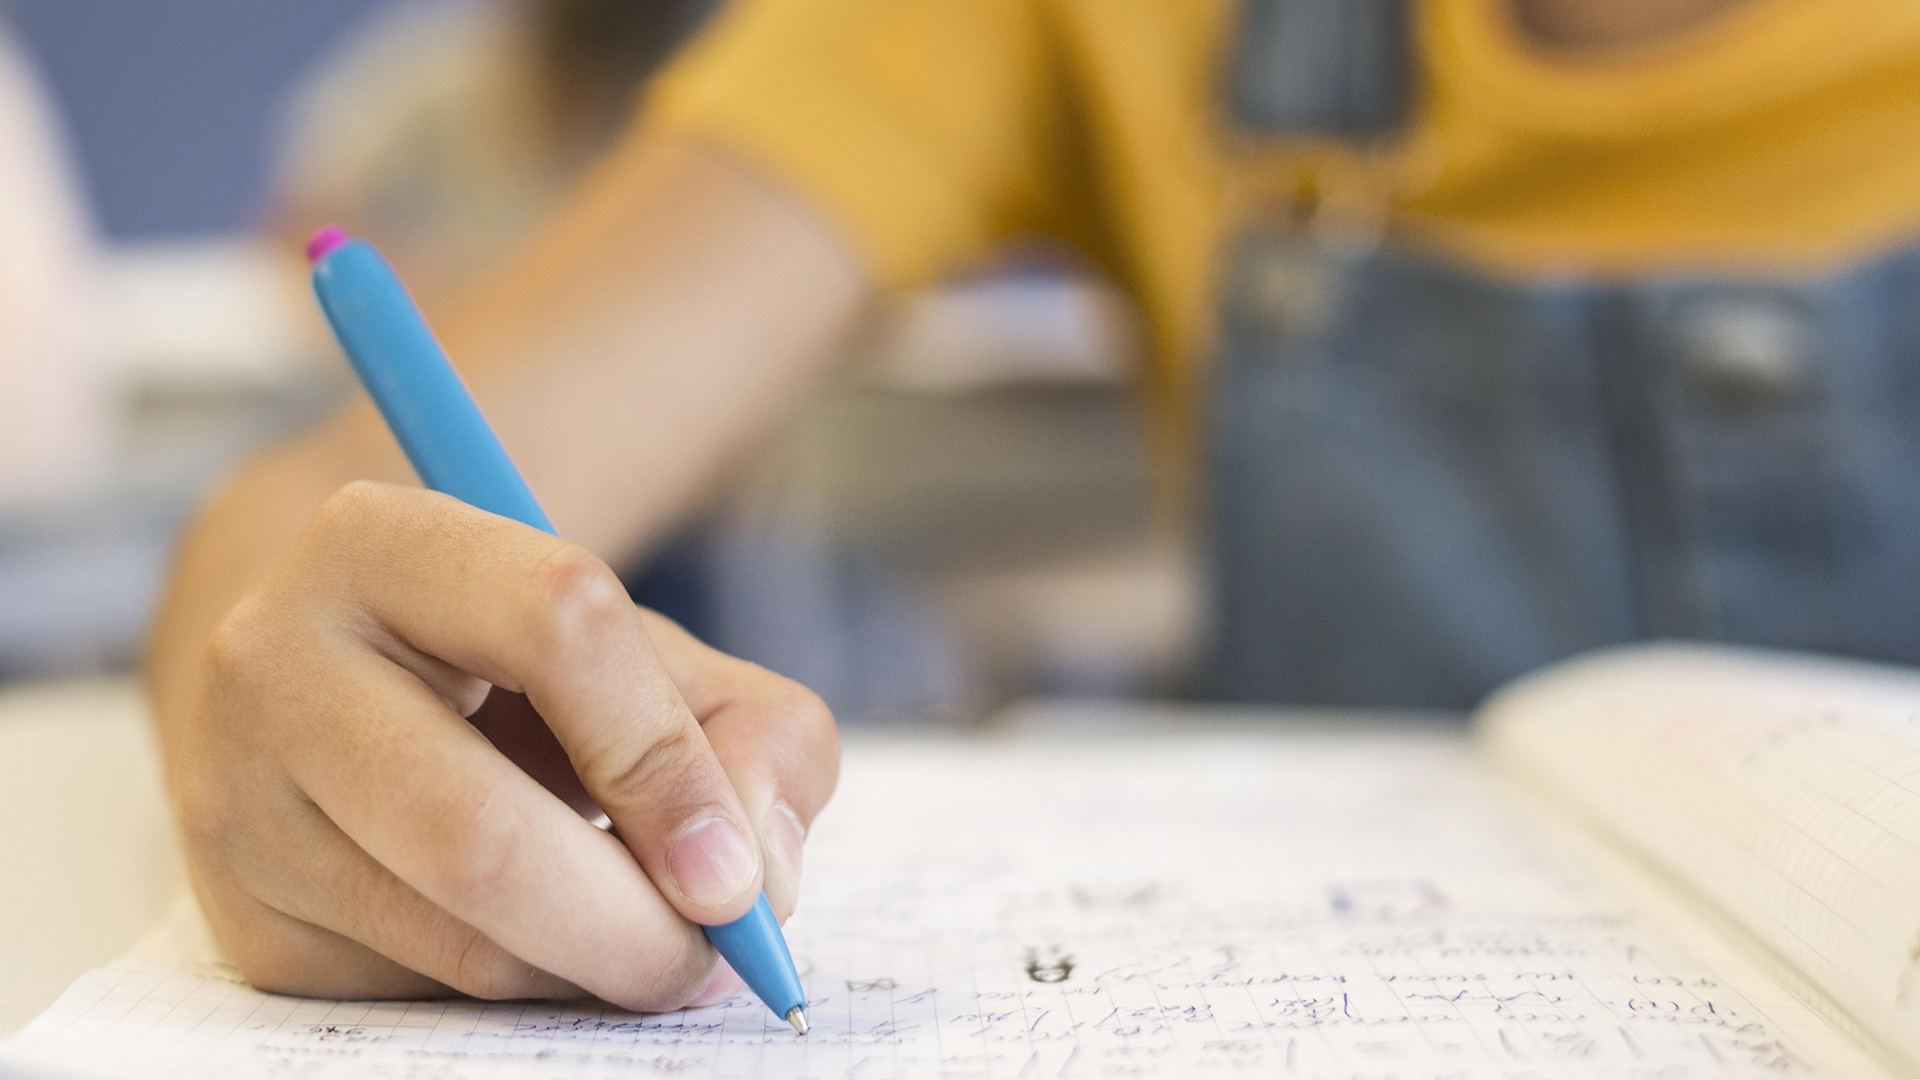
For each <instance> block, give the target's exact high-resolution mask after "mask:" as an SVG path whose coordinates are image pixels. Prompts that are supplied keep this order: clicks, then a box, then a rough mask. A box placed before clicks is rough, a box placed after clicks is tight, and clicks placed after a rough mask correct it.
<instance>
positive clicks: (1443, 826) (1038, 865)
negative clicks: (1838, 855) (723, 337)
mask: <svg viewBox="0 0 1920 1080" xmlns="http://www.w3.org/2000/svg"><path fill="white" fill-rule="evenodd" d="M843 776H844V777H845V780H844V786H843V790H842V792H841V793H840V795H839V796H838V797H837V799H836V802H835V804H834V806H833V807H832V808H831V810H830V811H829V813H828V815H827V816H825V817H823V819H822V820H821V822H820V823H819V824H818V826H817V828H816V832H815V836H814V838H813V840H812V841H811V843H810V845H809V850H808V867H807V884H806V887H805V898H804V902H803V906H802V907H803V913H802V916H801V917H799V918H796V919H795V920H794V922H793V924H792V925H791V927H790V932H789V938H790V940H791V942H792V945H793V949H794V953H795V956H796V959H797V960H798V962H799V963H800V965H801V967H802V972H803V976H804V979H805V982H806V986H807V989H808V994H809V999H810V1001H809V1012H810V1015H811V1017H812V1022H813V1028H812V1031H811V1033H810V1034H809V1035H807V1036H805V1037H804V1038H803V1037H800V1036H797V1035H795V1034H793V1032H792V1031H791V1030H790V1029H789V1028H787V1026H786V1025H785V1024H784V1023H783V1022H781V1021H780V1020H779V1018H777V1017H774V1016H772V1015H771V1014H770V1013H769V1012H767V1010H766V1009H765V1008H764V1007H763V1006H761V1005H760V1004H758V1003H757V1002H754V1001H752V1000H750V999H749V998H747V997H742V998H739V999H737V1000H735V1001H733V1002H731V1003H729V1004H728V1005H726V1006H724V1007H721V1008H713V1009H702V1010H692V1011H687V1012H683V1013H675V1014H668V1015H661V1016H635V1015H631V1014H625V1013H620V1012H618V1011H615V1010H610V1009H606V1008H603V1007H577V1006H568V1007H560V1006H552V1005H543V1004H525V1003H512V1004H481V1003H475V1002H454V1003H447V1002H416V1003H382V1004H366V1003H339V1002H313V1001H298V1000H294V999H288V998H278V997H272V996H268V995H263V994H259V993H256V992H254V991H252V990H250V989H248V988H246V987H244V986H241V985H238V984H237V983H235V982H234V981H232V980H231V979H222V978H220V977H219V972H218V971H217V970H208V969H202V970H201V971H200V972H199V973H197V974H196V973H180V972H178V971H167V970H161V969H158V968H155V967H153V966H151V965H149V966H145V967H142V966H140V965H125V966H123V967H122V968H121V969H120V970H107V971H98V972H94V973H92V974H90V975H89V976H87V978H85V979H83V980H82V981H81V982H80V983H79V984H76V986H75V987H74V988H73V989H72V990H70V991H69V992H68V994H67V996H66V997H65V998H63V999H62V1002H61V1004H60V1005H59V1006H57V1007H56V1008H55V1009H54V1010H52V1011H51V1012H49V1013H48V1014H47V1015H45V1016H43V1017H42V1018H41V1020H39V1021H37V1022H36V1024H35V1026H34V1027H33V1028H32V1029H31V1031H30V1033H29V1036H28V1038H27V1040H25V1041H24V1042H23V1043H21V1044H17V1045H16V1047H15V1050H16V1052H31V1053H33V1054H36V1055H39V1056H41V1057H45V1058H61V1059H63V1060H66V1061H69V1062H71V1061H73V1060H75V1059H76V1058H77V1057H87V1058H89V1059H90V1060H94V1061H99V1062H103V1063H105V1064H106V1065H107V1066H108V1067H109V1068H111V1067H113V1066H115V1065H119V1066H122V1067H128V1068H131V1066H132V1065H135V1064H137V1066H138V1069H137V1071H138V1074H139V1075H143V1076H169V1075H177V1076H187V1075H193V1076H220V1075H238V1074H241V1073H243V1072H244V1073H247V1074H249V1075H252V1074H256V1073H270V1074H285V1075H298V1076H302V1077H314V1078H327V1077H334V1076H341V1077H346V1076H368V1075H372V1076H393V1077H412V1076H420V1077H433V1078H436V1080H464V1078H468V1077H475V1078H478V1077H520V1076H527V1077H541V1078H550V1077H595V1078H598V1077H610V1076H651V1075H662V1076H679V1077H708V1076H738V1077H758V1076H768V1077H771V1076H803V1077H856V1078H858V1077H891V1076H934V1075H946V1076H956V1077H959V1076H979V1077H1021V1078H1032V1077H1056V1076H1069V1077H1071V1076H1085V1077H1096V1076H1206V1075H1219V1076H1227V1075H1235V1076H1238V1075H1258V1076H1272V1075H1278V1076H1299V1077H1328V1078H1334V1077H1367V1078H1386V1077H1404V1078H1408V1080H1413V1078H1427V1077H1431V1078H1439V1077H1454V1078H1461V1080H1467V1078H1475V1077H1487V1078H1494V1077H1499V1078H1503V1080H1505V1078H1513V1077H1523V1076H1541V1077H1546V1076H1552V1077H1627V1076H1634V1077H1645V1076H1654V1075H1658V1076H1660V1077H1664V1078H1687V1077H1762V1076H1765V1077H1796V1076H1801V1077H1804V1076H1814V1075H1824V1074H1822V1073H1820V1072H1818V1070H1817V1068H1816V1065H1815V1063H1814V1061H1813V1060H1812V1058H1811V1057H1809V1056H1808V1055H1806V1054H1805V1053H1804V1052H1803V1051H1802V1049H1801V1048H1800V1047H1799V1046H1797V1045H1796V1044H1795V1043H1794V1042H1793V1041H1792V1039H1791V1038H1790V1037H1789V1036H1788V1035H1787V1034H1786V1033H1785V1031H1784V1029H1783V1028H1782V1027H1781V1026H1780V1025H1779V1024H1778V1023H1776V1017H1775V1016H1774V1015H1773V1014H1772V1013H1770V1012H1768V1011H1763V1009H1762V1008H1761V1007H1760V1006H1758V1005H1756V1004H1755V1003H1754V1002H1753V1001H1752V1000H1749V999H1748V998H1747V997H1744V996H1742V995H1741V994H1740V993H1738V992H1736V991H1735V990H1733V989H1731V988H1730V987H1728V986H1726V985H1723V984H1722V983H1721V982H1720V980H1719V979H1718V978H1717V977H1716V976H1715V975H1714V974H1713V973H1710V972H1709V971H1707V970H1705V968H1704V967H1703V966H1702V965H1701V964H1700V963H1698V962H1697V961H1695V960H1693V959H1691V958H1689V956H1688V955H1687V954H1684V953H1682V952H1679V951H1677V950H1676V949H1675V947H1674V946H1673V945H1672V944H1671V943H1669V942H1667V941H1665V940H1663V939H1662V937H1661V935H1660V933H1659V932H1658V931H1657V930H1656V929H1655V928H1654V927H1652V926H1650V925H1648V924H1647V923H1646V922H1645V920H1644V919H1643V917H1642V916H1640V915H1638V914H1636V913H1635V912H1634V911H1632V910H1630V909H1628V908H1627V907H1624V906H1622V903H1621V902H1620V901H1618V900H1613V899H1608V898H1607V897H1605V896H1603V895H1601V894H1599V893H1597V892H1595V891H1594V890H1592V889H1591V888H1589V886H1588V885H1587V884H1585V883H1584V881H1583V879H1582V878H1580V877H1579V876H1578V875H1577V874H1575V873H1574V872H1573V871H1571V870H1570V869H1569V868H1568V866H1567V865H1566V864H1565V863H1563V862H1562V861H1561V859H1560V858H1559V857H1558V856H1556V855H1554V854H1553V853H1552V852H1551V851H1549V850H1548V849H1546V848H1544V847H1542V846H1540V845H1539V843H1538V842H1537V841H1535V840H1534V839H1532V838H1531V837H1530V836H1529V835H1528V834H1526V833H1524V832H1522V831H1521V830H1520V829H1519V828H1518V826H1516V825H1515V824H1514V823H1513V819H1512V815H1511V812H1510V810H1509V809H1508V808H1506V806H1505V805H1504V804H1502V803H1499V802H1497V801H1496V800H1495V798H1494V797H1493V796H1492V795H1491V794H1490V793H1489V790H1488V788H1487V785H1486V780H1485V778H1484V777H1483V776H1482V775H1481V773H1480V771H1479V768H1478V766H1477V765H1475V764H1474V762H1473V761H1472V760H1471V759H1470V757H1469V756H1468V752H1467V750H1466V748H1465V747H1464V746H1463V745H1462V744H1461V743H1460V742H1458V741H1457V740H1456V739H1454V738H1451V737H1441V736H1426V735H1397V736H1374V737H1361V738H1327V737H1299V736H1296V737H1273V738H1264V737H1252V736H1245V737H1242V736H1233V737H1224V736H1223V737H1208V738H1201V739H1197V740H1195V739H1187V740H1181V741H1161V740H1154V739H1140V740H1128V741H1119V742H1108V743H1086V742H1071V741H1057V742H1055V741H1041V742H1025V743H1013V744H1000V745H973V744H959V743H938V744H920V745H912V744H905V743H900V744H887V745H867V746H862V745H860V744H858V743H856V744H855V745H854V746H853V747H852V748H851V749H850V751H849V754H848V759H847V762H846V766H845V768H844V771H843ZM1768 1008H1769V1009H1774V1008H1777V1005H1775V1004H1770V1005H1769V1006H1768Z"/></svg>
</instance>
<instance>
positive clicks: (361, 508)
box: [312, 480, 393, 533]
mask: <svg viewBox="0 0 1920 1080" xmlns="http://www.w3.org/2000/svg"><path fill="white" fill-rule="evenodd" d="M392 493H393V488H392V485H389V484H382V483H378V482H376V481H373V480H353V481H349V482H348V483H346V484H344V485H342V486H341V487H340V488H339V489H337V490H336V491H334V493H333V494H331V495H329V496H327V499H326V501H325V502H323V503H321V504H320V508H319V509H318V510H315V511H314V514H313V525H312V527H313V528H314V529H315V530H317V531H319V532H323V533H351V532H356V531H358V530H360V529H362V528H364V527H365V526H366V524H367V523H368V522H369V521H371V520H374V519H375V518H377V517H379V516H380V515H381V514H382V513H383V512H384V508H385V507H387V505H388V504H389V503H390V502H391V500H392Z"/></svg>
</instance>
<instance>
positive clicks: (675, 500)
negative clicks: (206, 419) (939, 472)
mask: <svg viewBox="0 0 1920 1080" xmlns="http://www.w3.org/2000/svg"><path fill="white" fill-rule="evenodd" d="M865 297H866V285H865V282H864V280H863V278H862V276H861V274H860V272H859V271H858V269H857V267H856V264H855V263H854V261H853V259H852V258H851V257H850V256H849V254H848V253H847V252H846V251H845V249H844V248H843V247H842V246H841V242H840V240H839V239H838V237H837V236H836V235H835V234H834V233H833V232H832V231H831V230H830V229H828V228H827V227H826V226H825V225H824V224H823V223H822V222H820V221H819V220H818V219H817V218H816V217H814V216H813V215H812V214H811V213H810V212H809V211H808V210H807V209H806V208H805V207H804V206H802V205H801V204H799V203H798V202H796V201H795V200H793V199H792V198H791V197H789V196H787V195H786V194H784V193H782V192H780V191H778V190H776V189H774V188H771V187H768V186H765V185H763V184H762V183H761V182H760V181H759V180H757V179H756V178H754V177H752V176H751V175H749V174H748V173H747V172H746V171H745V170H744V169H743V168H741V167H739V166H736V165H734V164H732V163H731V162H728V161H726V160H724V159H723V158H720V157H718V156H717V155H714V154H712V153H709V152H706V151H704V150H700V149H697V148H692V147H686V146H678V145H658V144H652V145H650V144H647V143H644V142H638V143H635V144H634V145H632V146H630V147H628V148H626V149H625V150H623V151H622V152H621V153H620V154H619V155H618V156H616V158H615V159H613V160H612V161H610V162H609V163H608V165H607V166H606V167H605V168H604V169H602V170H601V171H599V172H598V173H597V174H596V175H595V176H594V177H593V178H592V179H591V180H590V181H589V182H588V183H587V184H586V185H585V187H584V188H583V189H582V190H581V191H580V192H579V193H578V194H577V196H576V197H575V198H573V199H572V200H570V201H569V203H568V204H567V206H566V207H565V208H564V209H563V210H562V211H561V212H560V213H559V214H558V215H557V216H556V218H555V220H554V221H553V222H552V224H551V226H550V227H549V228H547V229H546V230H545V231H544V232H543V233H542V235H541V236H540V237H539V238H537V239H536V241H535V242H534V243H532V244H531V245H529V247H528V248H527V249H526V250H524V251H523V252H521V253H520V254H519V255H518V256H516V257H515V258H513V259H511V260H510V261H509V262H508V263H507V265H506V266H505V267H503V269H502V270H501V272H500V273H499V274H497V275H496V276H495V277H494V278H493V279H492V280H490V281H489V282H488V283H487V284H486V285H485V286H483V287H482V288H480V289H479V290H477V291H476V292H475V293H474V294H472V295H470V296H468V297H465V298H463V299H462V300H460V301H459V302H457V303H456V304H454V305H451V306H448V307H446V308H444V309H442V310H438V311H434V312H431V313H430V315H431V317H432V318H433V321H434V322H435V324H436V326H437V327H438V328H439V331H440V333H441V336H442V338H443V340H444V341H445V343H446V345H447V347H448V351H449V352H450V353H451V355H452V356H453V357H454V359H455V362H456V363H457V364H458V365H459V366H460V368H461V370H462V374H463V376H464V377H465V378H466V379H467V381H468V382H469V384H470V385H471V387H472V388H473V391H474V393H475V396H476V397H477V398H478V399H479V401H480V403H481V405H482V407H483V408H484V409H485V410H486V411H487V413H488V415H489V417H490V418H491V420H492V421H493V424H494V426H495V428H496V429H497V430H498V432H499V434H500V436H501V439H502V441H503V442H504V443H505V444H506V446H507V448H508V450H509V452H511V453H512V454H513V456H514V458H515V460H516V461H517V462H518V464H519V465H520V467H521V469H522V471H523V472H524V473H525V474H526V476H527V479H528V481H529V483H530V484H531V485H532V487H533V488H534V490H535V491H536V492H537V493H538V494H539V496H540V498H541V500H542V502H543V503H544V504H545V506H546V508H547V510H548V513H549V514H550V515H551V516H552V518H553V520H554V521H555V523H556V524H557V526H558V527H559V529H560V531H561V532H562V534H564V535H566V536H567V537H569V538H570V539H573V540H575V541H577V542H579V543H581V544H583V545H585V546H586V547H588V548H590V549H592V550H594V551H595V552H597V553H599V554H600V555H601V556H602V557H603V558H607V559H610V560H611V559H616V558H619V557H622V556H625V555H628V554H631V553H632V552H634V551H635V550H636V549H638V548H639V547H641V546H642V545H644V544H645V543H646V542H647V541H648V540H649V539H651V538H653V537H656V536H658V535H659V533H660V532H661V531H663V530H664V529H666V528H668V527H670V526H671V524H672V523H673V522H674V520H675V519H676V518H678V517H679V516H680V515H682V514H684V513H685V512H687V510H688V509H689V508H690V507H691V506H692V505H693V504H694V503H696V502H697V501H698V500H699V499H700V498H701V496H702V495H703V494H704V493H705V492H706V491H707V489H708V488H709V487H710V486H711V484H712V483H713V482H714V480H715V479H716V477H718V476H719V475H720V474H721V473H722V471H723V470H724V468H725V466H726V463H727V461H728V459H729V458H730V457H731V456H732V455H733V454H734V453H736V452H737V451H738V450H739V449H740V448H741V447H743V446H744V445H746V444H747V443H749V442H750V441H751V440H752V439H753V438H754V437H755V436H756V435H757V434H758V433H760V432H762V431H764V430H765V429H766V428H767V427H768V426H769V425H770V424H771V423H773V422H775V421H777V419H778V418H779V417H780V416H781V415H782V414H783V413H784V412H785V411H787V410H788V409H790V408H791V407H792V406H793V405H794V404H795V403H796V402H797V401H798V399H799V398H800V397H801V396H802V395H803V394H804V393H805V392H806V390H807V388H808V387H809V386H810V385H811V384H812V383H813V382H814V381H815V380H816V379H817V378H818V377H819V375H820V374H821V373H822V372H823V370H824V369H825V368H826V367H827V366H828V365H830V364H831V363H832V361H833V358H834V357H835V355H836V354H837V352H838V344H839V342H840V340H841V338H842V337H843V336H844V333H845V331H846V329H847V327H848V325H849V324H850V323H851V322H852V321H853V320H854V319H855V318H856V317H857V315H858V313H859V310H860V308H861V306H862V304H863V302H864V300H865ZM410 475H411V474H410V470H408V469H407V467H406V464H405V462H404V460H402V459H401V457H400V455H399V453H398V451H397V450H396V449H395V448H394V446H393V443H392V440H391V439H390V438H389V437H388V436H387V435H386V433H385V431H384V429H383V428H382V427H381V425H380V424H379V421H378V419H377V418H376V417H375V416H374V415H373V413H372V410H371V409H370V408H369V407H368V406H366V405H365V404H364V403H363V402H362V403H357V404H355V405H353V406H351V407H350V408H349V409H347V410H346V411H345V412H343V413H342V415H341V416H339V417H337V418H335V419H334V420H332V421H331V422H329V424H328V425H327V426H326V427H325V428H323V429H322V430H320V431H319V432H317V433H313V434H309V435H307V436H304V437H302V438H300V439H299V440H297V441H295V442H293V443H290V444H288V445H286V446H283V447H280V448H277V449H275V450H273V451H271V452H269V453H267V454H264V455H262V456H261V457H259V458H257V459H256V460H254V461H252V462H250V463H248V464H247V465H246V466H245V467H243V468H242V469H241V470H240V471H239V472H238V473H237V474H236V475H235V477H234V478H233V479H232V480H230V481H229V482H228V483H227V484H226V486H225V487H224V488H223V489H222V491H221V492H220V493H219V494H218V495H217V496H216V497H215V498H214V499H213V500H212V502H211V503H210V504H209V506H208V508H207V509H206V511H205V512H204V513H203V514H202V516H201V517H200V519H199V521H198V522H197V523H196V524H195V525H194V526H193V528H192V529H191V531H190V532H189V534H188V536H187V538H186V541H185V543H184V545H183V547H182V550H181V555H180V558H179V561H178V564H177V566H176V568H175V573H174V578H173V582H172V584H171V587H170V589H169V592H168V595H167V598H166V600H165V602H164V604H163V608H162V612H161V615H160V617H159V619H158V621H157V623H156V625H155V630H154V635H153V639H152V645H151V649H150V654H149V672H150V683H151V689H152V692H153V694H154V698H155V704H156V707H157V709H158V711H159V713H160V714H161V717H162V720H163V722H164V721H165V718H166V717H167V716H168V715H171V714H174V713H176V712H179V711H180V710H182V709H185V708H188V707H190V704H191V702H192V700H193V697H194V695H195V694H196V693H197V689H196V685H195V684H196V683H197V680H198V675H197V669H198V659H197V658H198V656H199V653H200V652H201V651H202V649H203V647H204V643H205V642H206V640H207V638H208V636H209V635H210V634H211V632H212V631H213V629H214V628H215V626H217V625H218V623H219V622H220V620H221V619H222V618H223V617H224V615H225V613H226V612H227V611H228V610H229V609H231V608H232V606H233V605H234V603H235V602H236V601H237V600H238V599H239V598H240V597H241V596H242V595H243V594H244V593H245V591H246V589H247V588H248V587H249V585H250V584H251V583H252V582H254V581H255V580H257V579H258V578H259V577H260V575H261V574H262V573H263V572H264V571H265V570H266V568H267V567H268V566H269V565H271V564H272V562H273V561H274V559H275V558H276V556H277V555H278V554H279V553H280V552H281V551H282V550H284V549H285V548H286V546H287V545H288V544H289V543H290V542H291V541H292V540H293V538H294V537H295V536H296V535H298V533H299V532H300V530H301V528H302V527H303V526H304V525H305V523H306V522H307V520H308V518H309V517H310V516H311V514H312V512H313V510H314V508H315V507H317V506H318V505H319V504H320V503H321V502H322V501H324V500H325V499H326V497H327V496H328V495H329V494H330V493H332V492H333V491H334V490H336V489H337V488H339V487H340V486H341V485H343V484H345V483H347V482H349V481H351V480H354V479H384V480H391V481H397V482H404V481H406V480H408V479H409V478H410Z"/></svg>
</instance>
